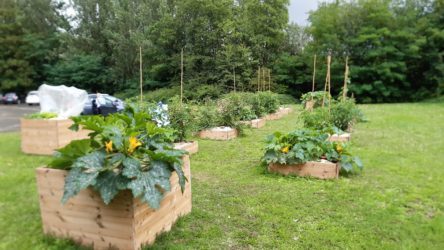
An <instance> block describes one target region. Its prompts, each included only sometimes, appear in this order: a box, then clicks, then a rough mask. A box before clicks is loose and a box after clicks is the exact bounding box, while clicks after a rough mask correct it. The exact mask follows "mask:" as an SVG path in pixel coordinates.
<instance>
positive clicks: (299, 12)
mask: <svg viewBox="0 0 444 250" xmlns="http://www.w3.org/2000/svg"><path fill="white" fill-rule="evenodd" d="M330 1H331V0H330ZM318 2H329V1H325V0H290V8H289V9H288V12H289V16H290V22H295V23H297V24H299V25H306V24H307V23H308V22H307V18H308V12H309V11H310V10H315V9H316V8H317V7H318Z"/></svg>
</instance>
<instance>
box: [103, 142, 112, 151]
mask: <svg viewBox="0 0 444 250" xmlns="http://www.w3.org/2000/svg"><path fill="white" fill-rule="evenodd" d="M105 150H106V152H107V153H111V152H113V141H109V142H105Z"/></svg>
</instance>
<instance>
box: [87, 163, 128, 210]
mask: <svg viewBox="0 0 444 250" xmlns="http://www.w3.org/2000/svg"><path fill="white" fill-rule="evenodd" d="M128 182H129V180H128V179H127V178H125V177H124V176H122V175H120V174H118V173H115V172H112V171H106V172H103V173H100V175H99V176H98V177H97V181H96V184H95V185H94V188H95V189H96V190H97V191H98V192H99V193H100V196H101V197H102V200H103V202H104V203H105V204H109V203H110V202H111V200H112V199H113V198H114V197H115V196H116V195H117V194H118V193H119V191H120V190H124V189H126V188H127V185H128Z"/></svg>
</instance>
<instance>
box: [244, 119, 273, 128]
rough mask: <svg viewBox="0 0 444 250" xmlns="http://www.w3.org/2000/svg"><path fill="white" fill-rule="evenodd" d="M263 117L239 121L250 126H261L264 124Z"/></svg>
mask: <svg viewBox="0 0 444 250" xmlns="http://www.w3.org/2000/svg"><path fill="white" fill-rule="evenodd" d="M266 122H267V121H266V120H265V118H259V119H254V120H251V121H241V123H242V124H245V125H248V126H250V127H252V128H262V127H264V126H265V124H266Z"/></svg>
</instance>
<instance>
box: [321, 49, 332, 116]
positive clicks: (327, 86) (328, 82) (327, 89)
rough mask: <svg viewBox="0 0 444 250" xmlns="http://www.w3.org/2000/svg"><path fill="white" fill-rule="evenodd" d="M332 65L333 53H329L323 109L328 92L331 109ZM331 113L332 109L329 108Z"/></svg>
mask: <svg viewBox="0 0 444 250" xmlns="http://www.w3.org/2000/svg"><path fill="white" fill-rule="evenodd" d="M330 64H331V52H329V53H328V56H327V75H326V77H325V86H324V97H323V98H322V107H324V106H325V95H326V94H327V91H328V94H329V96H328V98H329V107H330V102H331V96H330V90H331V87H330ZM329 111H330V108H329Z"/></svg>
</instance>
